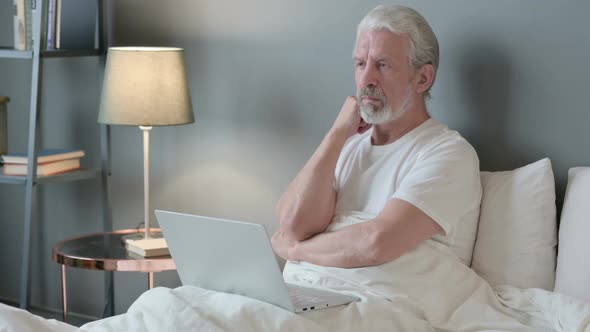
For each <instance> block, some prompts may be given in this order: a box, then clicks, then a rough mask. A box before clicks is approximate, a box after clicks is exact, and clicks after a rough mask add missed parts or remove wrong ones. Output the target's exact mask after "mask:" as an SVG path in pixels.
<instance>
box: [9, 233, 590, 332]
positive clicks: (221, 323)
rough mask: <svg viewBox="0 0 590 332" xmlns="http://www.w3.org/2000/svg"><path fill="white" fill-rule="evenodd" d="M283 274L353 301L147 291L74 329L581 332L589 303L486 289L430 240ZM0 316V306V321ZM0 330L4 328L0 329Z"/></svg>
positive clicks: (588, 324)
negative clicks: (307, 302) (389, 255)
mask: <svg viewBox="0 0 590 332" xmlns="http://www.w3.org/2000/svg"><path fill="white" fill-rule="evenodd" d="M236 273H239V271H236ZM284 276H285V279H286V280H287V281H289V282H292V283H297V284H301V285H307V286H314V287H319V288H329V289H333V290H336V291H341V292H343V293H350V294H355V295H357V296H358V297H360V298H361V300H360V301H358V302H353V303H351V304H349V305H346V306H339V307H334V308H329V309H324V310H317V311H312V312H307V313H304V314H293V313H291V312H288V311H285V310H283V309H281V308H278V307H276V306H273V305H270V304H267V303H264V302H260V301H257V300H254V299H250V298H247V297H243V296H239V295H232V294H225V293H218V292H212V291H208V290H204V289H200V288H196V287H190V286H185V287H180V288H176V289H168V288H155V289H153V290H151V291H148V292H145V293H144V294H143V295H142V296H141V297H140V298H139V299H137V301H135V303H133V305H132V306H131V307H130V308H129V310H128V311H127V313H125V314H122V315H118V316H115V317H111V318H107V319H102V320H99V321H96V322H92V323H89V324H86V325H84V326H83V327H82V328H81V330H83V331H325V330H330V331H381V330H388V331H417V332H420V331H437V332H442V331H453V332H454V331H564V332H565V331H567V332H574V331H575V332H578V331H586V332H590V304H589V303H583V302H581V301H577V300H574V299H572V298H569V297H566V296H563V295H559V294H555V293H551V292H547V291H544V290H539V289H528V290H520V289H517V288H513V287H508V286H505V287H501V288H498V289H496V290H492V289H491V288H490V286H489V285H488V284H487V283H486V282H485V281H484V280H482V279H481V278H480V277H479V276H478V275H476V274H475V273H474V272H473V271H472V270H471V269H469V268H467V267H465V266H464V265H463V264H462V263H461V262H460V261H459V260H458V259H457V258H455V257H454V256H452V255H450V254H447V253H446V252H445V249H444V248H443V247H440V246H439V245H437V244H436V243H435V242H432V241H428V242H426V243H424V244H423V245H421V246H420V247H419V248H417V249H416V250H414V251H412V252H410V253H408V254H406V255H404V256H402V257H400V258H399V259H397V260H395V261H394V262H390V263H388V264H384V265H381V266H378V267H370V268H359V269H338V268H325V267H321V266H317V265H313V264H308V263H289V264H287V266H286V267H285V271H284ZM3 312H4V311H3V310H1V308H0V321H2V319H3V317H2V315H3ZM0 331H4V329H2V325H1V324H0ZM7 331H13V330H11V329H7ZM14 331H22V329H14Z"/></svg>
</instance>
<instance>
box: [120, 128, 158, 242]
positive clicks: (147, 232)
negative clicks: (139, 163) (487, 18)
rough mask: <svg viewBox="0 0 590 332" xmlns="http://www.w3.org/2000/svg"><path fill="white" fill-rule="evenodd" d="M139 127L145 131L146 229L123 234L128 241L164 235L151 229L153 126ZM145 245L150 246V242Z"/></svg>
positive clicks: (144, 214) (144, 189)
mask: <svg viewBox="0 0 590 332" xmlns="http://www.w3.org/2000/svg"><path fill="white" fill-rule="evenodd" d="M139 129H141V131H142V132H143V216H144V226H145V231H144V233H143V234H140V233H134V234H129V235H126V236H123V241H124V242H126V243H127V242H133V241H137V240H149V239H159V238H161V237H162V233H159V232H158V233H154V234H152V233H151V231H150V227H151V225H150V219H151V207H150V130H152V127H151V126H139ZM150 242H151V241H150ZM145 245H147V246H149V243H147V244H145Z"/></svg>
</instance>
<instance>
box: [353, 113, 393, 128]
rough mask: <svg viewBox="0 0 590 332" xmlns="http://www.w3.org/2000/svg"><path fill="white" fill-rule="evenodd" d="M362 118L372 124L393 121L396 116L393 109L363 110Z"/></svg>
mask: <svg viewBox="0 0 590 332" xmlns="http://www.w3.org/2000/svg"><path fill="white" fill-rule="evenodd" d="M360 113H361V118H362V119H363V121H365V122H366V123H368V124H370V125H380V124H384V123H388V122H391V120H393V119H394V118H395V117H394V116H393V115H392V114H391V111H387V110H380V111H378V112H375V111H363V110H361V112H360Z"/></svg>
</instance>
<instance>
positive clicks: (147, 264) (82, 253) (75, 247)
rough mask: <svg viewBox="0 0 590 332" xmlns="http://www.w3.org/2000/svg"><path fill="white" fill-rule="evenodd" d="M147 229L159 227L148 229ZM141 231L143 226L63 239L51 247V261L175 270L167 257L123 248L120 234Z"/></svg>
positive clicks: (102, 267) (121, 268) (124, 268)
mask: <svg viewBox="0 0 590 332" xmlns="http://www.w3.org/2000/svg"><path fill="white" fill-rule="evenodd" d="M151 231H152V232H159V231H160V230H159V229H157V228H151ZM143 232H144V230H143V229H125V230H119V231H114V232H107V233H97V234H90V235H85V236H81V237H77V238H72V239H67V240H64V241H61V242H60V243H58V244H56V245H55V247H53V255H52V256H53V260H54V261H56V262H57V263H59V264H62V265H67V266H72V267H78V268H83V269H90V270H102V271H134V272H161V271H166V270H174V269H176V265H175V264H174V261H173V260H172V257H170V256H159V257H149V258H146V257H141V256H138V255H135V254H133V253H130V252H128V251H127V249H125V243H124V241H123V236H125V235H128V234H133V233H143Z"/></svg>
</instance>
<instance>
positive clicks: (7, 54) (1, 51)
mask: <svg viewBox="0 0 590 332" xmlns="http://www.w3.org/2000/svg"><path fill="white" fill-rule="evenodd" d="M0 58H12V59H32V58H33V51H19V50H15V49H12V48H0Z"/></svg>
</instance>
